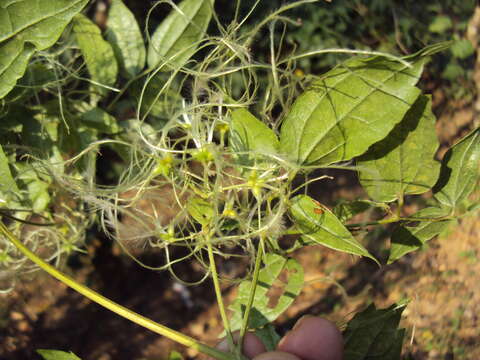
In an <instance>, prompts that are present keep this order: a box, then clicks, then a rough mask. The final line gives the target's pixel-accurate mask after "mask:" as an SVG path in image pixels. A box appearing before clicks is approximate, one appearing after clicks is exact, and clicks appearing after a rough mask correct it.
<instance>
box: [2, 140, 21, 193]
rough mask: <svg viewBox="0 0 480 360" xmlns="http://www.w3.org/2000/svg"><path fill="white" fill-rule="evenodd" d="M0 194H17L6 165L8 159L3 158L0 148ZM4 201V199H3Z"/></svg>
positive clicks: (15, 185)
mask: <svg viewBox="0 0 480 360" xmlns="http://www.w3.org/2000/svg"><path fill="white" fill-rule="evenodd" d="M0 179H1V180H0V192H1V193H3V194H6V195H8V194H9V193H18V187H17V184H16V183H15V180H14V179H13V176H12V172H11V171H10V166H9V165H8V158H7V157H6V156H5V153H4V152H3V149H2V147H1V146H0ZM3 200H5V199H3Z"/></svg>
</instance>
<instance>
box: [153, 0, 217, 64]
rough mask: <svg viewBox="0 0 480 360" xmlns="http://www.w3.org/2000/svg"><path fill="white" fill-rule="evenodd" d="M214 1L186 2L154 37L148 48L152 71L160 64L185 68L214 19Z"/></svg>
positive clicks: (168, 17) (159, 28) (164, 22)
mask: <svg viewBox="0 0 480 360" xmlns="http://www.w3.org/2000/svg"><path fill="white" fill-rule="evenodd" d="M212 9H213V0H183V1H182V2H181V3H180V4H179V5H178V8H175V9H174V10H173V11H172V12H171V13H170V14H169V15H168V16H167V17H166V18H165V20H163V22H162V23H161V24H160V26H159V27H158V28H157V29H156V30H155V32H154V33H153V35H152V38H151V41H150V44H149V46H148V55H147V62H148V66H149V67H150V68H153V67H155V66H157V65H158V64H159V63H160V62H161V61H168V63H169V65H170V67H162V70H164V71H165V70H169V69H171V67H174V68H177V67H181V66H183V65H184V64H185V62H186V61H187V60H188V59H190V57H191V56H192V55H193V54H194V53H195V51H196V49H197V45H198V44H197V43H198V41H199V40H201V39H202V36H203V34H204V33H205V31H206V30H207V26H208V23H209V22H210V19H211V17H212Z"/></svg>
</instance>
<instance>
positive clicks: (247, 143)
mask: <svg viewBox="0 0 480 360" xmlns="http://www.w3.org/2000/svg"><path fill="white" fill-rule="evenodd" d="M230 146H232V148H233V150H234V151H235V152H237V153H243V154H240V155H239V156H240V157H241V158H242V159H243V160H244V161H246V160H247V159H248V158H249V156H248V154H245V153H247V152H252V153H254V154H253V155H252V156H255V153H256V154H257V155H261V156H264V155H265V154H276V153H277V151H278V146H279V142H278V138H277V135H275V133H274V132H273V130H272V129H270V128H269V127H268V126H267V125H265V124H264V123H263V122H261V121H260V120H258V119H257V118H256V117H255V116H253V115H252V114H251V113H250V112H249V111H248V110H246V109H237V110H234V111H232V122H231V124H230Z"/></svg>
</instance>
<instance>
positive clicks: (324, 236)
mask: <svg viewBox="0 0 480 360" xmlns="http://www.w3.org/2000/svg"><path fill="white" fill-rule="evenodd" d="M290 213H291V215H292V219H293V221H294V223H295V225H296V228H297V229H298V230H299V231H300V232H301V238H302V240H303V241H304V242H305V243H306V245H313V244H320V245H324V246H326V247H329V248H331V249H334V250H338V251H342V252H346V253H349V254H354V255H360V256H366V257H368V258H370V259H372V260H373V261H375V262H377V263H378V261H377V259H375V258H374V257H373V256H372V255H370V253H369V252H368V251H367V249H365V248H364V247H363V246H362V245H361V244H360V243H359V242H358V241H357V240H356V239H355V238H354V237H353V236H352V234H351V233H350V231H348V229H347V228H346V227H345V226H344V225H343V224H342V222H341V221H340V220H339V219H337V217H336V216H335V215H333V213H332V212H330V210H328V209H327V208H325V207H323V206H321V205H320V204H319V203H317V202H316V201H315V200H313V199H312V198H311V197H309V196H307V195H298V196H296V197H294V198H293V199H292V200H291V207H290Z"/></svg>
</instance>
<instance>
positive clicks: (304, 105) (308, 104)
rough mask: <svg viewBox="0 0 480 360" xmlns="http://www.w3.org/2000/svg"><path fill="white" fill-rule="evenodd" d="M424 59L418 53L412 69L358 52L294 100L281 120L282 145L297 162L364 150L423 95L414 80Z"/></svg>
mask: <svg viewBox="0 0 480 360" xmlns="http://www.w3.org/2000/svg"><path fill="white" fill-rule="evenodd" d="M423 63H424V58H423V57H420V59H419V60H417V61H415V62H414V63H413V66H412V67H411V68H408V67H407V66H406V65H404V64H402V63H399V62H395V61H392V60H389V59H386V58H382V57H374V58H368V59H363V58H358V57H355V58H352V59H350V60H348V61H346V62H345V63H343V64H342V65H340V66H337V67H335V68H334V69H332V70H331V71H329V72H327V73H326V74H324V75H323V76H322V77H321V79H319V80H317V81H315V82H314V83H313V84H312V86H311V88H310V89H309V90H307V91H305V92H304V93H303V94H302V95H300V96H299V97H298V99H297V100H296V101H295V102H294V104H293V105H292V108H291V109H290V112H289V114H288V115H287V117H286V118H285V120H284V123H283V125H282V129H281V135H280V150H281V151H282V153H284V154H285V156H287V157H289V158H290V159H291V160H293V161H295V162H296V163H298V164H304V165H309V164H314V165H319V166H321V165H329V164H332V163H335V162H338V161H345V160H350V159H352V158H353V157H355V156H358V155H361V154H363V153H364V152H365V151H366V150H367V149H368V147H369V146H370V145H372V144H374V143H375V142H377V141H379V140H381V139H383V138H384V137H385V136H386V135H387V134H388V133H389V132H390V131H391V130H392V129H393V127H394V126H395V125H396V124H397V123H399V122H400V121H401V120H402V118H403V117H404V115H405V113H406V112H407V111H408V109H409V108H410V107H411V105H412V104H413V103H414V102H415V100H416V99H417V97H418V96H419V94H420V90H419V89H417V88H416V87H415V86H414V85H415V84H416V83H417V81H418V78H419V77H420V74H421V72H422V69H423ZM386 104H388V106H387V105H386Z"/></svg>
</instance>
